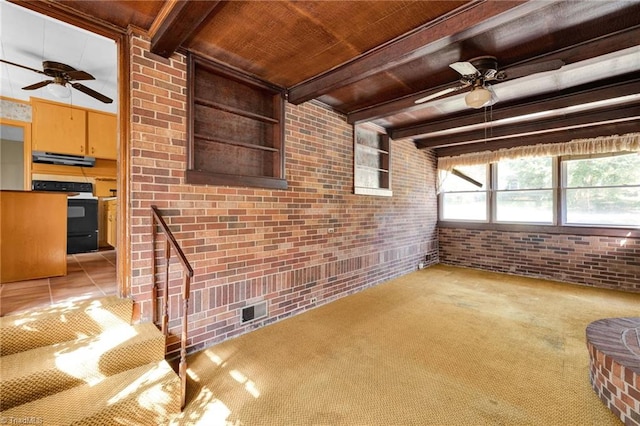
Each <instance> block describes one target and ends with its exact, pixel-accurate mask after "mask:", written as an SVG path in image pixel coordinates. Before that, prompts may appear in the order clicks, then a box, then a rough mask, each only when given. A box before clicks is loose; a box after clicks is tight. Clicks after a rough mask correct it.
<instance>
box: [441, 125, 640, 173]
mask: <svg viewBox="0 0 640 426" xmlns="http://www.w3.org/2000/svg"><path fill="white" fill-rule="evenodd" d="M622 151H629V152H640V133H628V134H625V135H621V136H619V135H613V136H601V137H597V138H592V139H575V140H572V141H571V142H563V143H551V144H540V145H531V146H520V147H516V148H508V149H500V150H497V151H482V152H474V153H470V154H462V155H457V156H454V157H440V158H438V169H440V170H451V169H453V168H454V167H459V166H472V165H476V164H486V163H495V162H498V161H500V160H506V159H511V160H512V159H516V158H521V157H548V156H561V155H589V154H605V153H610V152H622Z"/></svg>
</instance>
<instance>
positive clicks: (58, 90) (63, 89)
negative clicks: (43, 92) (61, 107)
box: [47, 83, 71, 99]
mask: <svg viewBox="0 0 640 426" xmlns="http://www.w3.org/2000/svg"><path fill="white" fill-rule="evenodd" d="M47 90H48V91H49V93H51V94H52V95H53V96H55V97H56V98H60V99H64V98H68V97H69V96H71V89H69V88H68V87H67V85H66V84H58V83H51V84H49V85H48V86H47Z"/></svg>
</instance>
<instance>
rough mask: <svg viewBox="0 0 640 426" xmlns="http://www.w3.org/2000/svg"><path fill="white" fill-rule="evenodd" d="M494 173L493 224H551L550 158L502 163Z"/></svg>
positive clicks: (551, 173)
mask: <svg viewBox="0 0 640 426" xmlns="http://www.w3.org/2000/svg"><path fill="white" fill-rule="evenodd" d="M494 170H495V176H496V180H495V181H496V183H495V184H494V188H495V197H494V199H495V207H494V211H495V221H496V222H527V223H546V224H551V223H553V206H554V203H553V193H554V191H553V158H551V157H525V158H519V159H517V160H505V161H501V162H499V163H496V164H494Z"/></svg>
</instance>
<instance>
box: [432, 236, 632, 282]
mask: <svg viewBox="0 0 640 426" xmlns="http://www.w3.org/2000/svg"><path fill="white" fill-rule="evenodd" d="M438 240H439V256H440V261H441V262H442V263H445V264H448V265H457V266H465V267H470V268H476V269H486V270H489V271H497V272H505V273H510V274H516V275H525V276H532V277H540V278H547V279H552V280H558V281H565V282H570V283H576V284H583V285H589V286H594V287H603V288H610V289H617V290H624V291H631V292H640V240H639V239H637V238H614V237H600V236H584V235H556V234H547V233H531V232H508V231H496V230H478V229H462V228H443V227H440V228H439V229H438Z"/></svg>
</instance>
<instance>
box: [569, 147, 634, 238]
mask: <svg viewBox="0 0 640 426" xmlns="http://www.w3.org/2000/svg"><path fill="white" fill-rule="evenodd" d="M562 176H563V185H562V186H563V188H564V197H563V198H564V199H565V200H566V201H565V210H564V216H565V217H564V221H563V222H564V223H566V224H580V225H612V226H626V225H631V226H640V154H638V153H633V154H625V155H615V156H606V157H596V158H576V159H568V160H565V161H563V162H562Z"/></svg>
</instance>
